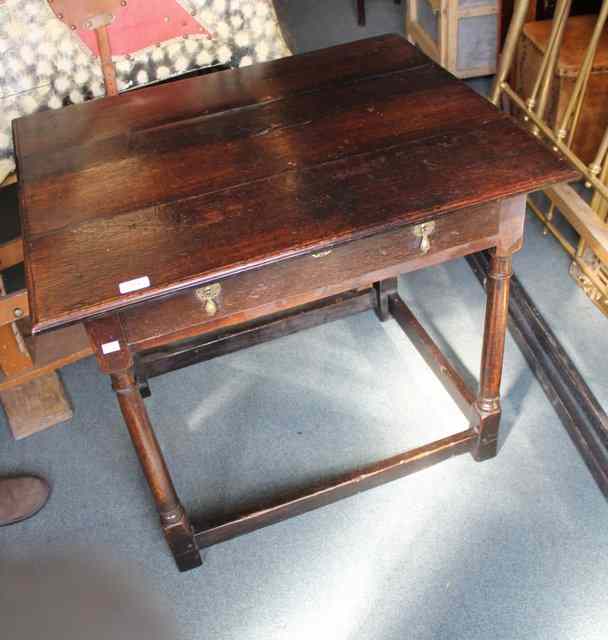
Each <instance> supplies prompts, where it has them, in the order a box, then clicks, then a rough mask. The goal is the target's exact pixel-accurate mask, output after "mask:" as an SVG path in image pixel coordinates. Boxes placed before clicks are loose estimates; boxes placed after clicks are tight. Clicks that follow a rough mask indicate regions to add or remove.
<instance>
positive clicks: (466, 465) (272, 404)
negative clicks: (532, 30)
mask: <svg viewBox="0 0 608 640" xmlns="http://www.w3.org/2000/svg"><path fill="white" fill-rule="evenodd" d="M279 5H280V11H281V13H283V14H284V15H285V16H286V18H287V20H288V23H289V27H290V31H291V33H292V37H293V38H294V40H295V42H296V45H297V48H298V49H299V50H306V49H310V48H315V47H321V46H324V45H328V44H332V43H334V42H337V41H340V40H348V39H354V38H356V37H359V36H360V37H363V36H366V35H369V34H372V33H377V32H381V31H399V30H402V19H401V9H400V7H399V6H396V5H394V4H393V3H392V0H368V2H367V5H368V25H369V27H368V29H367V30H363V29H362V30H359V28H358V27H357V26H356V24H355V13H354V2H352V3H351V2H349V1H348V0H331V2H327V0H326V1H325V2H321V1H317V2H311V1H306V2H305V1H304V0H297V1H296V0H281V2H279ZM567 268H568V259H567V257H566V256H565V254H563V253H562V251H561V250H560V249H559V248H558V246H557V244H556V242H555V241H554V240H552V239H551V238H550V237H545V236H543V235H542V234H541V230H540V226H539V224H538V223H537V222H536V221H535V220H532V219H531V220H530V221H529V224H528V229H527V239H526V246H525V248H524V250H523V251H522V252H521V253H520V254H519V255H518V257H517V260H516V270H517V273H518V275H519V276H520V278H521V280H522V282H523V283H524V285H525V286H526V287H527V288H528V291H529V292H530V293H531V294H532V296H533V297H534V300H535V302H536V303H537V305H538V306H539V308H540V309H541V311H542V312H543V313H544V314H545V315H546V317H547V319H548V321H549V322H550V324H551V326H552V328H553V329H554V331H555V332H556V333H557V334H558V336H559V337H560V339H561V340H562V341H563V343H564V346H565V347H566V348H567V349H568V351H569V353H570V355H571V356H572V358H573V359H574V360H575V361H576V363H577V365H578V367H579V368H580V370H581V372H582V373H583V374H584V375H585V376H586V378H587V380H588V382H589V384H590V386H591V387H592V389H593V390H594V392H595V393H596V394H597V396H598V398H599V400H600V401H601V402H602V403H603V404H604V405H606V404H608V381H607V379H606V367H605V354H606V353H607V352H608V332H607V331H606V326H607V325H606V319H605V318H604V317H603V316H602V315H601V314H600V313H599V311H597V310H596V309H595V307H593V305H592V304H591V303H590V302H589V301H588V300H587V298H586V297H585V296H584V294H583V293H582V292H581V291H580V290H579V289H578V288H577V287H576V286H575V284H574V283H573V282H572V281H571V280H570V279H569V277H568V276H567ZM400 287H401V292H402V295H403V296H404V298H405V299H406V300H407V301H408V302H410V303H411V305H412V307H413V308H414V310H415V311H417V312H418V314H419V318H420V320H421V321H422V322H423V323H424V324H425V326H426V327H427V328H428V329H429V331H430V332H431V333H432V334H433V335H434V336H435V337H436V339H437V340H438V342H439V343H440V344H442V345H447V344H449V345H450V348H451V350H452V351H453V353H454V354H455V355H456V356H457V357H458V359H459V360H460V361H461V362H462V363H463V365H464V366H465V367H466V368H467V369H468V370H469V371H470V372H471V373H472V374H475V375H476V373H477V368H478V362H479V356H480V350H481V345H480V333H481V327H482V322H483V303H484V296H483V292H482V289H481V287H480V286H479V284H478V283H477V280H476V279H475V277H474V276H473V274H472V272H471V271H470V270H469V268H468V267H467V265H466V263H465V262H464V261H462V260H459V261H456V262H453V263H451V264H449V265H446V266H442V267H439V268H435V269H432V270H427V271H420V272H417V273H414V274H411V275H408V276H407V277H404V278H402V279H401V282H400ZM62 377H63V380H64V382H65V384H66V387H67V389H68V391H69V393H70V395H71V398H72V401H73V404H74V407H75V417H74V419H73V420H72V421H71V422H70V423H66V424H63V425H60V426H57V427H54V428H52V429H50V430H48V431H46V432H44V433H40V434H38V435H36V436H34V437H32V438H29V439H27V440H24V441H20V442H14V441H12V440H11V438H10V437H9V435H8V431H7V430H6V429H4V428H0V473H15V472H20V471H35V472H39V473H41V474H42V475H44V476H46V477H47V478H48V479H49V480H50V481H51V483H52V485H53V495H52V497H51V500H50V502H49V504H48V505H47V506H46V507H45V509H44V510H43V511H42V512H41V513H40V514H38V515H37V516H36V517H34V518H32V519H31V520H29V521H27V522H24V523H21V524H18V525H14V526H12V527H7V528H4V529H0V579H1V580H2V582H1V584H2V589H1V590H0V620H1V622H0V630H1V631H0V637H2V638H4V637H6V638H7V639H9V638H10V640H21V639H24V640H25V639H27V640H30V639H31V638H34V637H39V636H40V635H41V634H44V637H46V638H62V639H66V638H70V639H71V638H83V637H85V636H86V637H89V638H97V637H99V638H102V637H103V638H108V637H110V638H138V637H142V638H176V639H179V640H182V639H183V640H194V639H196V640H202V639H206V638H213V639H218V640H232V639H236V638H246V639H248V640H258V639H259V640H262V639H263V640H270V639H273V640H274V639H277V640H278V639H284V638H289V639H290V640H299V639H300V638H301V639H302V640H304V639H306V640H308V639H309V638H311V637H314V638H318V639H319V640H321V639H323V640H325V639H327V640H347V639H348V640H372V639H373V640H378V639H382V640H403V639H404V638H408V639H410V638H411V639H413V640H426V639H429V640H431V639H432V640H440V639H444V638H445V639H448V638H449V639H450V640H465V639H466V640H485V639H488V638H493V639H497V640H501V639H504V640H520V639H524V638H525V639H526V640H540V639H550V640H605V639H606V638H607V637H608V597H607V596H606V575H608V508H607V505H606V502H605V500H604V498H603V496H602V494H601V493H600V491H599V490H598V489H597V487H596V485H595V484H594V481H593V479H592V478H591V476H590V474H589V472H588V471H587V469H586V467H585V465H584V463H583V462H582V460H581V458H580V457H579V455H578V453H577V451H576V449H575V448H574V446H573V445H572V443H571V442H570V440H569V438H568V436H567V434H566V432H565V431H564V428H563V427H562V425H561V423H560V421H559V419H558V418H557V416H556V415H555V413H554V412H553V410H552V408H551V405H550V404H549V402H548V401H547V399H546V397H545V396H544V394H543V392H542V390H541V389H540V387H539V385H538V383H537V382H536V380H535V378H534V377H533V375H532V373H531V372H530V370H529V369H528V367H527V366H526V363H525V361H524V359H523V357H522V355H521V354H520V353H519V351H518V350H517V347H516V346H515V344H514V343H513V341H512V340H511V339H509V340H508V343H507V354H506V361H505V375H504V383H503V391H504V403H503V408H504V422H503V424H504V427H503V430H502V438H501V450H500V453H499V455H498V457H496V458H495V459H493V460H490V461H488V462H484V463H482V464H477V463H475V462H474V461H473V459H472V458H470V457H469V456H462V457H459V458H456V459H453V460H451V461H449V462H445V463H443V464H441V465H438V466H436V467H433V468H432V469H429V470H427V471H425V472H422V473H419V474H416V475H414V476H412V477H409V478H405V479H403V480H399V481H397V482H394V483H392V484H389V485H386V486H384V487H381V488H378V489H375V490H373V491H371V492H368V493H365V494H362V495H359V496H356V497H353V498H350V499H348V500H345V501H343V502H340V503H338V504H336V505H332V506H329V507H326V508H324V509H321V510H318V511H316V512H313V513H310V514H307V515H304V516H301V517H299V518H296V519H293V520H290V521H288V522H284V523H281V524H278V525H275V526H273V527H269V528H267V529H263V530H260V531H258V532H256V533H253V534H250V535H247V536H244V537H242V538H239V539H236V540H233V541H230V542H227V543H224V544H222V545H218V546H216V547H214V548H212V549H210V550H209V551H208V553H207V554H206V558H205V564H204V566H203V567H202V568H201V569H199V570H196V571H193V572H190V573H187V574H179V573H178V572H177V571H176V569H175V566H174V564H173V560H172V559H171V557H170V556H169V555H168V553H167V550H166V548H165V543H164V541H163V539H162V535H161V533H160V530H159V528H158V526H157V517H156V513H155V510H154V507H153V505H152V501H151V498H150V496H149V495H148V490H147V487H146V485H145V482H144V480H143V477H142V475H141V473H140V470H139V466H138V464H137V461H136V459H135V454H134V452H133V449H132V447H131V445H130V442H129V439H128V436H127V433H126V430H125V428H124V426H123V424H122V420H121V417H120V415H119V411H118V408H117V406H116V402H115V400H114V398H113V394H112V392H111V390H110V387H109V382H108V380H107V379H106V378H104V376H102V375H101V374H100V373H99V372H98V371H97V369H96V366H95V363H94V361H93V360H91V359H89V360H86V361H83V362H80V363H78V364H75V365H72V366H70V367H67V368H66V369H64V370H63V372H62ZM152 391H153V395H152V398H150V400H148V401H147V406H148V408H149V411H150V414H151V417H152V420H153V422H154V424H155V425H156V428H157V434H158V437H159V440H160V442H161V445H162V447H163V449H164V451H165V454H166V457H167V461H168V463H169V467H170V468H171V469H172V471H173V474H174V479H175V482H176V485H177V488H178V491H179V493H180V495H181V497H182V499H183V501H184V502H185V503H186V504H187V505H188V507H190V508H192V509H193V510H194V511H197V512H199V513H200V514H202V515H203V516H204V514H205V513H207V514H209V513H212V514H214V515H217V514H221V513H223V512H233V511H234V510H236V509H238V508H239V506H240V505H243V504H246V503H249V502H250V501H255V499H256V498H257V497H259V496H261V495H264V494H267V493H271V494H272V493H276V492H279V490H280V489H281V488H283V487H285V486H287V487H292V488H296V487H302V486H306V485H307V483H308V482H310V481H311V480H312V479H314V478H316V477H317V476H319V475H321V476H331V475H333V474H335V473H336V472H339V471H341V470H345V469H348V468H350V467H352V466H353V465H357V464H361V463H365V462H371V461H374V460H376V459H378V458H379V457H382V456H387V455H390V454H392V453H396V452H398V451H400V450H403V449H405V448H409V447H412V446H416V445H418V444H422V443H424V442H427V441H429V440H432V439H435V438H437V437H441V436H442V435H447V434H448V433H451V432H454V431H457V430H459V429H460V428H464V427H465V426H466V425H465V421H464V418H463V417H462V416H461V415H460V414H459V411H458V409H457V408H456V406H455V405H454V404H453V403H452V401H451V399H450V398H449V397H448V396H447V394H446V393H445V392H444V391H443V389H442V388H441V386H440V385H439V384H438V383H437V381H436V380H435V379H434V377H433V375H432V374H431V373H430V372H429V371H428V370H427V369H426V367H425V365H424V363H423V361H422V360H421V358H420V357H419V356H418V355H417V353H416V352H415V350H414V349H413V347H412V346H411V345H410V344H409V343H408V341H407V339H406V338H405V336H404V335H403V334H402V332H401V330H400V329H399V328H398V327H397V326H396V324H395V323H394V322H392V321H389V322H388V323H386V324H384V325H382V324H380V323H379V322H378V321H377V320H376V318H375V315H374V314H373V313H371V312H370V313H366V314H363V315H360V316H357V317H353V318H350V319H347V320H342V321H338V322H336V323H334V324H331V325H327V326H324V327H320V328H317V329H313V330H309V331H306V332H303V333H300V334H298V335H294V336H291V337H288V338H284V339H282V340H279V341H276V342H274V343H270V344H266V345H261V346H258V347H255V348H252V349H249V350H246V351H242V352H240V353H236V354H232V355H229V356H226V357H223V358H220V359H217V360H214V361H211V362H208V363H205V364H202V365H199V366H194V367H190V368H188V369H185V370H181V371H177V372H173V373H171V374H168V375H166V376H163V377H161V378H156V379H154V380H153V381H152Z"/></svg>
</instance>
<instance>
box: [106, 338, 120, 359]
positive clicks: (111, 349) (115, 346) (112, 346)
mask: <svg viewBox="0 0 608 640" xmlns="http://www.w3.org/2000/svg"><path fill="white" fill-rule="evenodd" d="M101 350H102V352H103V355H104V356H107V355H108V353H115V352H116V351H120V342H118V340H112V342H105V343H104V344H102V345H101Z"/></svg>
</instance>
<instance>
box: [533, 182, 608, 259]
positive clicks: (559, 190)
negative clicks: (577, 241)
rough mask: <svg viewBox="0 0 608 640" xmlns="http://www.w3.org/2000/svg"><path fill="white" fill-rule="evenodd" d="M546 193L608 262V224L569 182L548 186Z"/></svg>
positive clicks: (599, 255) (600, 256) (596, 251)
mask: <svg viewBox="0 0 608 640" xmlns="http://www.w3.org/2000/svg"><path fill="white" fill-rule="evenodd" d="M545 193H546V194H547V196H548V198H549V199H550V200H551V202H553V204H555V206H556V207H557V208H558V209H559V210H560V212H561V213H562V215H563V216H564V217H565V218H566V220H568V222H569V223H570V224H571V225H572V226H573V227H574V228H575V229H576V232H577V233H578V234H579V235H580V236H582V237H583V238H584V239H585V240H586V241H587V242H588V243H589V244H590V245H591V248H592V249H593V251H594V252H595V253H596V254H597V255H598V257H599V258H601V260H602V261H603V262H605V263H608V225H607V224H606V223H604V222H602V220H601V219H600V218H599V216H598V215H597V214H596V213H595V211H594V210H593V209H592V208H591V207H590V206H589V205H588V204H587V203H586V202H585V201H584V200H583V199H582V197H581V196H580V195H579V194H578V193H577V192H576V191H575V190H574V189H573V188H572V187H571V186H570V185H569V184H558V185H555V186H553V187H548V188H547V189H545Z"/></svg>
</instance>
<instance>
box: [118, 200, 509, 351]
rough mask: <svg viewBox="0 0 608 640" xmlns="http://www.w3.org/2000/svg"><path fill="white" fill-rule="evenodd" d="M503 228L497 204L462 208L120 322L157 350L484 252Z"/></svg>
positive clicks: (181, 296) (141, 309)
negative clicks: (423, 224) (422, 223)
mask: <svg viewBox="0 0 608 640" xmlns="http://www.w3.org/2000/svg"><path fill="white" fill-rule="evenodd" d="M498 227H499V215H498V204H497V203H493V204H491V205H485V206H483V207H477V208H472V209H464V210H461V211H458V212H455V213H452V214H448V215H446V216H443V217H442V218H439V219H437V220H435V221H432V222H431V223H425V226H422V225H411V226H407V227H401V228H399V229H396V230H393V231H387V232H385V233H382V234H379V235H376V236H373V237H370V238H364V239H362V240H355V241H352V242H348V243H345V244H341V245H338V246H335V247H333V248H332V249H328V250H326V251H320V252H318V253H313V254H309V255H305V256H299V257H297V258H293V259H291V260H286V261H283V262H280V263H276V264H272V265H268V266H265V267H261V268H259V269H255V270H252V271H248V272H244V273H241V274H238V275H235V276H231V277H228V278H224V279H222V280H218V281H217V282H215V283H212V286H209V285H207V286H206V287H198V288H196V289H188V290H187V291H183V292H180V293H176V294H174V295H173V296H171V297H170V298H166V299H163V300H160V301H154V302H149V303H146V304H143V305H140V306H138V307H132V308H130V309H127V310H126V311H123V312H121V314H120V316H121V321H122V324H123V327H124V329H125V332H126V336H127V340H128V342H129V344H131V345H132V346H133V347H134V348H135V349H136V350H143V349H147V348H152V347H157V346H161V345H162V344H166V343H168V342H171V341H174V340H179V339H183V338H187V337H190V336H193V335H196V334H199V333H204V332H207V331H215V330H217V329H221V328H224V327H227V326H232V325H236V324H241V323H243V322H248V321H250V320H254V319H256V318H259V317H262V316H265V315H269V314H271V313H276V312H278V311H282V310H284V309H288V308H292V307H294V306H297V305H300V304H306V303H308V302H312V301H314V300H319V299H321V298H324V297H327V296H330V295H335V294H338V293H341V292H343V291H347V290H349V289H356V288H359V287H364V286H367V285H369V284H371V283H372V282H376V281H378V280H382V279H385V278H390V277H393V276H396V275H398V274H400V273H405V272H408V271H413V270H415V269H419V268H422V267H425V266H430V265H433V264H439V263H441V262H444V261H446V260H449V259H452V258H456V257H460V256H463V255H467V254H468V253H472V252H474V251H481V250H482V249H486V248H488V247H491V246H493V245H494V244H495V243H496V237H497V234H498ZM218 285H219V286H218Z"/></svg>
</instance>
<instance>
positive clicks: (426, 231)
mask: <svg viewBox="0 0 608 640" xmlns="http://www.w3.org/2000/svg"><path fill="white" fill-rule="evenodd" d="M433 231H435V222H434V221H432V220H431V222H423V223H422V224H417V225H416V226H415V227H414V235H415V236H416V237H417V238H420V251H421V252H422V253H423V254H425V253H428V252H429V250H430V248H431V241H430V239H429V236H430V235H431V233H433Z"/></svg>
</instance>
